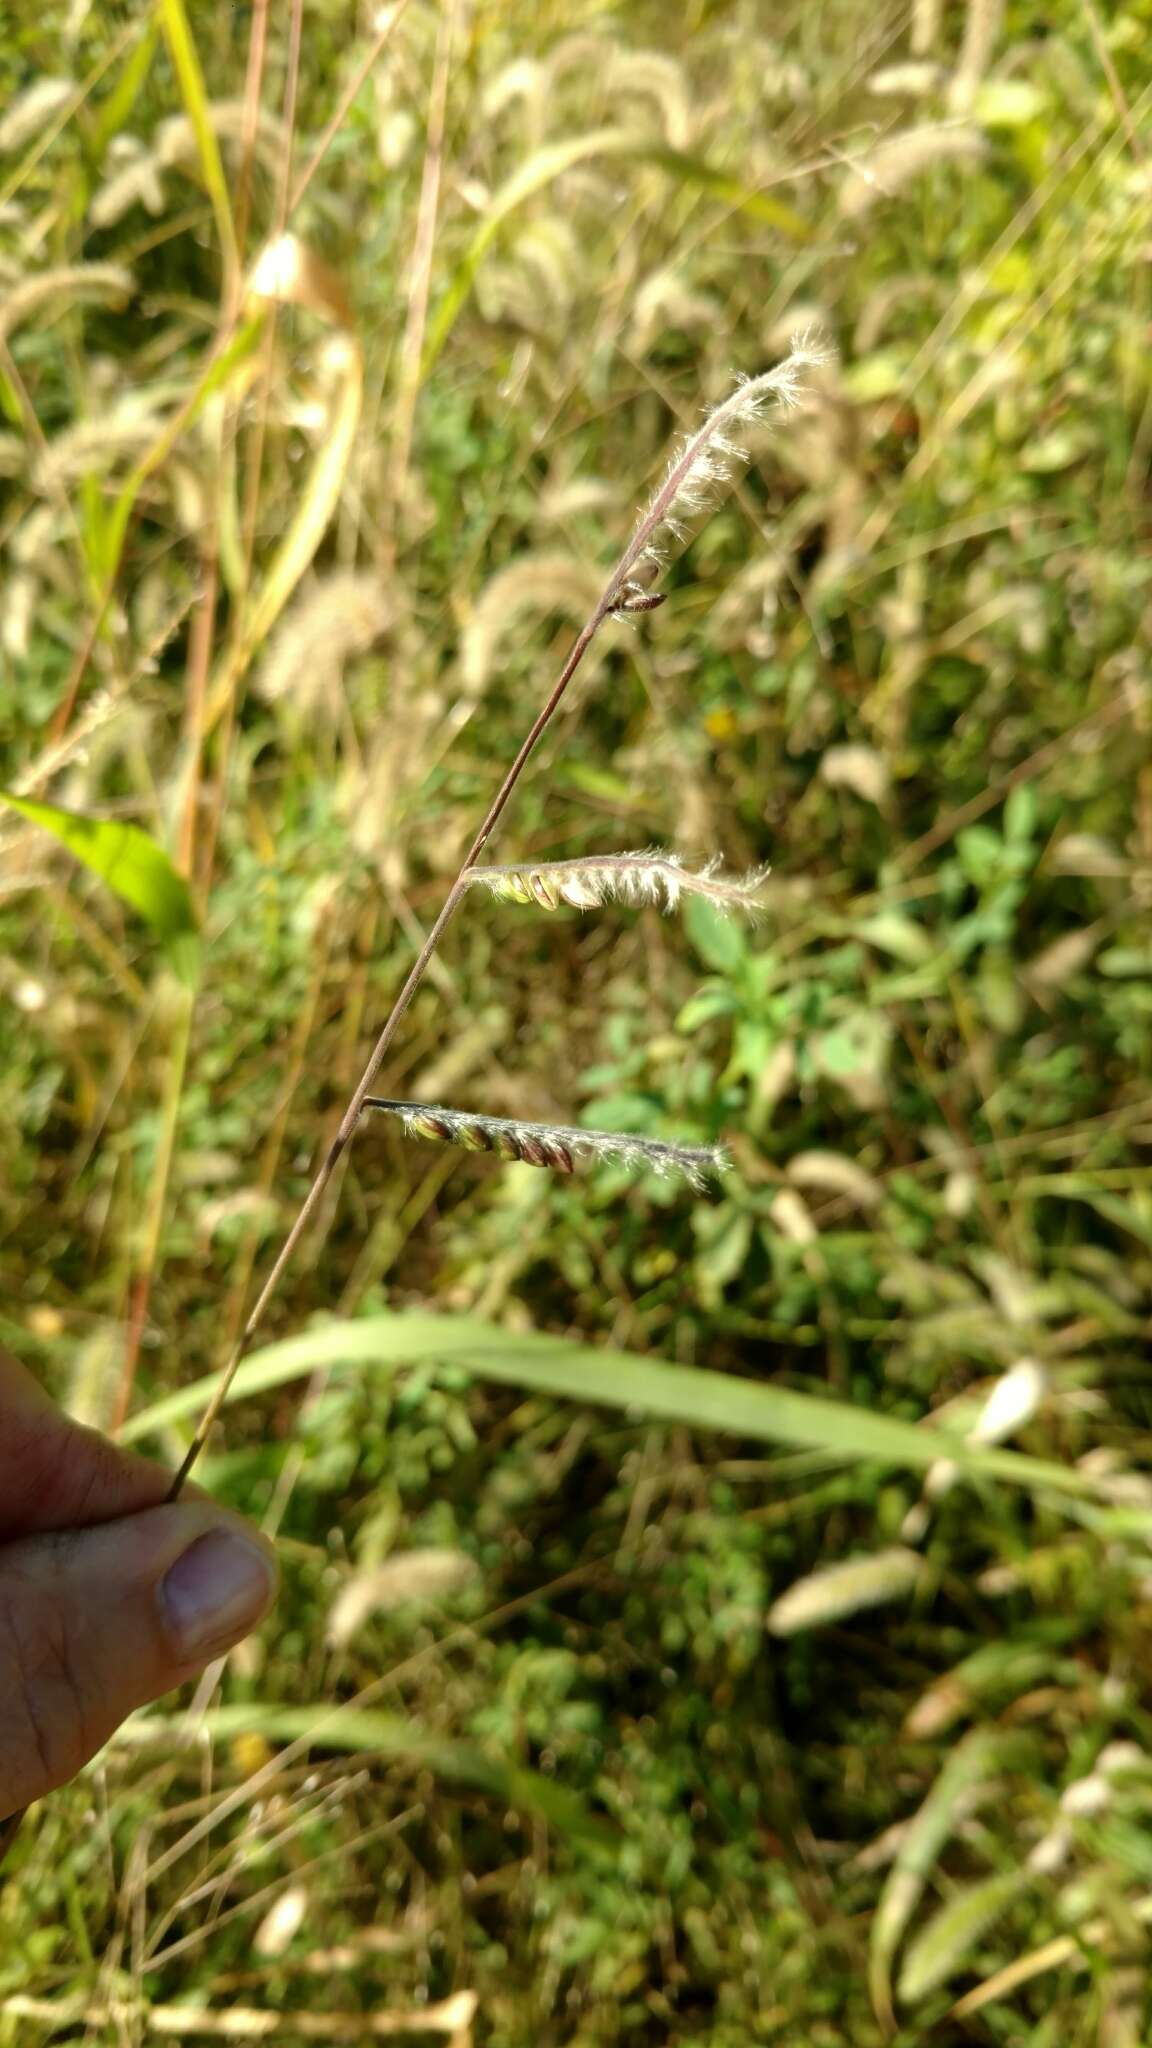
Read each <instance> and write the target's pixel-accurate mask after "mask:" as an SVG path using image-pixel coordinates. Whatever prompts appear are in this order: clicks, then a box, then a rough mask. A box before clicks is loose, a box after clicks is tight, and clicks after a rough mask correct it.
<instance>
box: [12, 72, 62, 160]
mask: <svg viewBox="0 0 1152 2048" xmlns="http://www.w3.org/2000/svg"><path fill="white" fill-rule="evenodd" d="M75 90H76V82H75V80H74V79H71V78H38V79H37V80H36V83H35V85H30V86H29V87H28V90H27V92H21V93H17V95H16V98H15V99H14V100H12V101H11V102H10V104H9V106H8V109H7V112H6V113H5V115H4V119H3V120H2V121H0V151H3V152H5V153H10V152H12V151H15V150H18V149H23V147H24V144H25V143H26V142H31V141H32V140H33V139H34V138H35V137H36V136H37V135H39V134H40V133H41V131H42V129H43V128H44V127H45V125H46V124H47V123H48V122H49V121H50V120H51V119H52V116H53V114H56V113H59V111H60V108H61V107H62V106H64V105H65V103H66V101H68V100H69V99H70V98H71V96H72V94H73V93H74V92H75Z"/></svg>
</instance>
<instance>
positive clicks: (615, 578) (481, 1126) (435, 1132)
mask: <svg viewBox="0 0 1152 2048" xmlns="http://www.w3.org/2000/svg"><path fill="white" fill-rule="evenodd" d="M827 360H828V355H827V351H826V349H825V348H824V347H823V346H822V344H821V343H820V341H819V340H818V339H817V338H816V337H815V336H814V335H812V334H810V333H804V334H800V335H797V336H796V338H795V340H794V341H793V344H792V347H791V350H790V352H789V354H788V355H787V356H786V357H785V359H784V360H783V361H782V362H781V363H778V364H777V366H776V368H775V369H773V370H769V371H767V372H765V373H764V375H762V376H759V377H751V378H746V379H742V380H741V381H740V382H739V383H738V384H737V385H736V388H735V389H734V390H733V391H732V392H730V393H729V395H728V397H727V398H725V399H722V400H721V402H720V403H719V404H718V405H716V406H714V407H713V408H712V410H711V412H709V413H708V415H707V416H706V418H705V419H704V421H703V423H702V424H701V425H700V426H699V427H697V429H696V430H695V432H694V433H691V434H688V435H686V436H685V437H684V439H683V440H682V442H681V444H680V446H679V447H678V448H677V449H676V451H675V453H674V454H673V456H672V459H671V461H670V462H669V464H668V467H667V469H666V470H665V473H664V475H663V477H662V479H661V481H660V483H659V484H658V486H657V488H656V490H655V491H654V492H653V494H652V497H651V498H650V500H649V502H648V505H647V507H646V508H645V510H644V511H643V512H642V513H641V514H640V517H639V518H638V519H637V521H636V525H635V528H634V529H633V533H632V537H631V539H630V540H629V541H628V542H627V544H626V546H625V548H624V551H623V553H622V554H621V555H620V557H619V559H618V561H617V562H616V565H615V567H614V568H613V569H612V570H611V571H610V572H609V575H608V577H607V580H606V582H605V583H604V585H603V588H602V589H601V591H600V595H599V597H598V598H597V599H596V600H595V602H594V604H593V605H592V608H591V610H590V611H589V613H588V616H587V618H586V619H585V621H584V624H583V626H582V627H581V628H580V631H579V633H578V634H577V636H576V639H575V641H574V642H573V645H572V647H571V649H570V651H569V654H568V658H567V660H566V661H565V663H564V665H563V667H562V669H561V671H560V674H559V676H558V677H557V679H556V681H555V683H554V684H553V686H552V688H551V690H550V691H549V693H548V696H547V697H546V698H545V701H544V703H543V704H542V705H541V707H540V710H539V711H538V712H537V714H536V717H535V719H534V720H533V722H532V725H531V726H530V728H529V730H528V732H527V734H526V735H525V737H524V740H523V741H522V743H521V745H520V747H519V749H518V751H517V753H516V755H515V758H514V759H513V761H512V762H511V765H510V766H509V767H508V769H507V771H506V772H505V775H504V778H503V781H502V782H501V783H500V786H499V788H498V789H497V791H496V794H495V796H494V797H493V799H492V802H491V803H490V805H489V807H488V811H487V814H486V816H485V818H484V820H483V823H482V824H481V826H480V828H479V831H478V832H477V834H476V837H475V839H474V840H473V842H472V844H471V846H470V847H469V849H468V852H467V854H466V855H465V858H464V861H463V863H462V865H461V867H460V870H459V872H458V874H457V876H456V879H455V881H454V882H453V883H452V886H451V888H450V889H449V891H448V895H447V897H446V899H445V901H444V904H443V906H442V907H441V910H440V912H439V914H438V916H437V917H436V918H435V919H434V921H433V923H432V925H431V926H430V928H429V930H428V933H427V936H426V937H425V939H424V942H423V944H422V946H421V947H420V950H419V952H418V953H417V955H416V958H415V960H414V961H413V963H412V966H411V968H410V969H409V972H408V975H407V978H406V979H405V981H404V983H403V985H402V987H401V989H400V991H399V994H398V995H397V997H396V1000H395V1002H394V1003H393V1005H392V1009H391V1012H390V1013H389V1015H388V1017H387V1019H386V1021H385V1023H384V1026H383V1029H382V1030H381V1032H380V1035H379V1037H378V1039H377V1041H376V1044H375V1046H374V1047H373V1050H372V1053H371V1056H370V1058H369V1060H368V1064H367V1066H366V1067H365V1069H364V1072H363V1074H362V1075H361V1077H360V1080H359V1082H358V1084H357V1086H356V1088H355V1089H354V1091H353V1094H352V1098H351V1100H350V1102H349V1103H348V1106H347V1108H346V1110H345V1112H344V1115H343V1117H342V1118H341V1120H340V1124H339V1127H338V1129H337V1131H336V1134H335V1136H334V1137H333V1138H332V1140H331V1142H330V1143H329V1145H328V1147H327V1150H326V1151H325V1153H324V1156H323V1158H322V1159H321V1161H320V1164H319V1167H318V1168H317V1171H316V1173H315V1175H314V1177H313V1180H312V1184H311V1186H310V1187H309V1190H308V1193H307V1195H306V1196H305V1198H304V1201H303V1203H302V1204H301V1207H300V1210H299V1212H298V1214H297V1216H296V1218H295V1221H294V1222H293V1224H292V1226H291V1229H290V1230H289V1232H288V1234H287V1236H286V1238H285V1239H284V1242H283V1244H282V1245H281V1247H280V1250H279V1252H278V1253H277V1255H276V1258H275V1260H274V1261H273V1263H272V1266H271V1269H270V1271H269V1272H268V1275H267V1277H266V1279H265V1281H264V1283H263V1286H262V1287H261V1289H260V1291H259V1293H258V1295H257V1297H256V1300H255V1302H254V1303H253V1306H252V1308H251V1310H250V1312H249V1314H248V1317H247V1320H246V1322H245V1323H244V1326H243V1329H242V1330H241V1333H240V1336H239V1339H238V1341H237V1343H236V1344H235V1346H234V1347H233V1350H232V1355H231V1357H230V1358H229V1359H228V1361H227V1363H226V1365H225V1367H224V1369H223V1371H222V1373H221V1375H220V1379H219V1381H218V1383H217V1386H216V1390H215V1392H214V1394H213V1396H212V1399H211V1400H210V1402H209V1403H208V1406H207V1408H206V1410H205V1413H204V1415H203V1417H202V1418H201V1421H200V1424H199V1426H198V1428H197V1430H196V1432H195V1435H194V1436H193V1439H192V1442H191V1444H190V1445H189V1448H188V1451H187V1453H186V1455H185V1457H184V1460H183V1462H182V1464H181V1466H180V1469H179V1471H178V1472H177V1474H176V1477H175V1479H174V1480H173V1483H172V1490H171V1496H170V1497H171V1498H172V1499H176V1498H177V1497H178V1495H179V1494H180V1492H181V1490H182V1488H183V1485H184V1482H185V1480H186V1478H187V1477H188V1474H189V1472H190V1471H191V1470H192V1467H193V1466H194V1464H195V1463H196V1460H197V1458H198V1457H199V1455H200V1452H201V1451H202V1449H203V1447H204V1445H205V1443H206V1442H207V1440H208V1436H209V1434H210V1432H211V1430H212V1427H213V1425H214V1424H215V1421H216V1418H217V1416H218V1414H219V1413H220V1409H221V1407H222V1406H223V1403H224V1401H225V1399H226V1397H227V1394H228V1390H229V1388H230V1387H231V1385H232V1381H233V1379H234V1378H235V1376H236V1372H237V1370H238V1368H239V1365H240V1362H241V1360H242V1358H243V1357H244V1354H245V1352H246V1351H247V1349H248V1346H249V1344H250V1343H251V1341H252V1338H253V1337H254V1335H255V1333H256V1331H257V1330H258V1329H259V1327H260V1325H261V1323H262V1322H263V1319H264V1314H265V1311H266V1309H267V1307H268V1304H269V1302H270V1301H271V1300H272V1297H273V1295H274V1294H275V1292H276V1289H277V1287H278V1286H279V1284H280V1280H281V1278H282V1276H283V1274H284V1272H285V1270H286V1269H287V1267H288V1265H289V1263H290V1261H291V1259H292V1257H293V1255H294V1253H295V1251H296V1247H297V1245H298V1244H299V1243H300V1240H301V1238H302V1236H303V1234H304V1231H305V1230H306V1228H307V1226H308V1224H309V1222H310V1220H311V1218H312V1216H313V1215H314V1214H315V1211H316V1209H317V1207H318V1205H319V1203H320V1201H321V1199H322V1197H323V1195H324V1192H325V1190H326V1188H327V1187H328V1184H329V1182H330V1181H331V1179H332V1175H333V1173H334V1172H335V1170H336V1167H337V1165H338V1163H339V1161H340V1159H341V1158H342V1156H343V1154H344V1152H345V1150H346V1148H347V1146H348V1145H349V1143H350V1141H351V1139H352V1136H353V1134H354V1132H355V1131H356V1128H357V1126H358V1124H359V1122H360V1120H361V1117H362V1115H363V1112H364V1110H365V1108H367V1107H368V1106H369V1097H370V1096H371V1094H372V1084H373V1082H374V1081H375V1079H376V1076H377V1074H378V1073H379V1071H380V1067H381V1065H382V1064H383V1060H384V1056H385V1054H386V1052H387V1051H388V1048H389V1046H390V1045H391V1043H392V1040H393V1038H394V1037H395V1035H396V1032H397V1030H398V1029H399V1026H400V1023H401V1021H402V1019H403V1018H404V1016H405V1014H406V1013H407V1010H408V1008H409V1005H410V1004H411V1002H412V999H413V997H414V995H415V994H416V991H417V989H418V988H419V987H420V985H421V983H422V982H423V980H424V978H425V975H426V974H427V972H428V969H429V965H430V963H431V962H432V960H433V958H434V956H435V954H436V950H437V948H438V947H439V945H440V941H441V939H442V938H443V936H444V933H445V932H446V930H447V928H448V926H449V924H450V923H451V921H452V919H453V918H454V916H455V915H456V912H457V910H458V909H459V907H460V905H461V903H462V902H463V900H464V898H465V897H466V896H467V895H468V893H469V891H470V889H471V888H472V886H473V883H474V880H475V870H476V869H477V867H478V866H479V862H480V856H481V854H482V853H483V851H484V849H485V847H486V846H487V844H488V841H489V839H490V838H491V836H492V834H493V832H494V831H495V830H496V827H497V825H498V824H499V822H500V819H501V818H502V816H503V814H504V811H505V809H506V808H507V805H508V803H509V800H510V799H511V797H512V794H513V792H514V790H515V788H516V786H517V784H518V782H519V780H520V777H521V775H522V774H523V772H524V769H525V767H526V766H527V764H528V761H529V759H530V757H531V755H532V754H533V752H534V751H535V748H536V745H537V743H538V741H539V740H540V738H541V736H542V734H543V733H544V731H545V730H546V728H547V727H548V726H549V725H550V723H551V721H552V719H553V717H554V716H555V714H556V711H557V710H558V708H559V706H560V703H561V701H562V700H563V697H564V695H565V692H566V691H567V689H568V686H569V684H570V683H571V681H572V678H573V676H574V675H575V674H576V672H577V670H578V668H579V667H580V664H581V663H582V661H583V660H584V657H585V655H586V654H587V652H588V649H589V648H590V647H591V645H592V643H593V641H594V640H595V639H596V637H597V635H598V634H599V632H600V630H601V628H602V627H603V625H604V623H605V621H606V620H607V619H610V618H618V617H621V616H627V615H628V614H629V613H632V612H637V611H647V610H651V609H654V607H655V605H656V604H658V603H660V602H661V601H662V597H663V593H660V592H657V591H655V590H654V589H653V588H652V586H653V584H654V583H655V582H656V581H657V580H658V578H659V575H660V572H661V569H662V568H663V565H664V563H665V561H666V559H667V556H668V553H669V550H670V548H671V545H672V543H673V542H674V541H682V540H683V539H684V538H685V537H686V534H687V531H688V528H689V526H690V524H691V523H692V522H693V520H694V519H696V518H697V517H699V516H700V515H701V514H702V513H703V512H704V511H705V509H706V508H707V507H708V505H709V504H710V502H712V500H713V497H714V494H715V493H716V492H717V490H718V489H719V488H720V487H721V486H722V485H723V484H724V483H725V482H726V481H727V480H728V478H729V477H730V476H731V475H732V472H733V470H734V469H735V468H736V466H737V465H738V464H739V463H740V462H742V461H744V460H746V459H747V448H746V445H745V443H746V437H747V434H748V431H749V429H750V428H751V427H753V426H754V425H755V424H756V423H757V422H758V421H760V420H762V419H763V418H764V415H765V410H766V408H767V407H768V406H769V405H771V406H773V407H774V409H775V410H776V411H777V412H779V413H784V412H787V411H788V410H790V409H792V408H795V407H797V406H798V405H800V404H801V403H802V402H803V400H804V399H805V398H806V396H807V391H808V386H809V380H810V378H811V376H812V373H813V372H815V371H816V370H818V369H819V368H820V367H821V366H822V365H823V364H824V363H825V362H826V361H827ZM625 858H626V857H625ZM531 871H532V872H536V871H537V870H536V868H535V867H533V869H532V870H531ZM515 872H517V873H519V872H520V870H519V869H517V870H516V871H515ZM545 872H546V870H545ZM617 872H618V873H625V872H628V870H627V868H626V867H625V868H621V869H618V870H617ZM668 875H675V876H677V877H678V885H679V886H680V887H683V875H682V871H681V870H680V869H679V868H678V866H675V865H674V864H673V863H671V862H669V863H668V868H667V871H666V876H665V883H664V886H665V890H666V889H667V876H668ZM375 1100H376V1103H377V1106H379V1107H382V1108H385V1109H387V1110H390V1111H392V1112H393V1113H394V1114H396V1115H399V1116H400V1117H401V1118H402V1119H403V1118H409V1119H410V1118H412V1117H423V1118H425V1119H426V1120H429V1127H428V1129H427V1130H425V1131H423V1132H420V1131H419V1129H418V1128H417V1135H424V1136H435V1137H436V1138H437V1139H440V1140H442V1141H443V1140H447V1141H449V1142H451V1140H452V1138H453V1136H457V1138H458V1141H460V1142H463V1143H464V1144H465V1146H466V1147H476V1148H480V1149H483V1150H485V1151H488V1150H496V1149H498V1146H497V1143H496V1127H497V1125H499V1124H503V1123H504V1121H505V1120H503V1119H495V1118H487V1119H485V1118H479V1117H477V1116H474V1115H473V1116H468V1115H465V1116H463V1117H462V1118H461V1121H460V1122H459V1123H457V1121H456V1119H457V1117H458V1116H459V1115H460V1113H459V1112H456V1111H454V1110H442V1109H435V1110H430V1109H428V1108H427V1107H425V1106H422V1105H418V1104H416V1105H414V1104H398V1103H392V1102H391V1101H390V1100H388V1099H387V1098H382V1097H381V1098H376V1099H375ZM432 1118H436V1119H437V1122H436V1125H435V1128H433V1127H432V1124H431V1121H430V1120H431V1119H432ZM541 1129H543V1131H544V1132H545V1133H546V1134H551V1135H550V1136H546V1137H542V1136H541V1135H540V1130H541ZM462 1131H466V1132H467V1133H468V1135H467V1136H466V1137H464V1138H463V1139H460V1138H459V1133H460V1132H462ZM556 1133H559V1135H556ZM517 1134H518V1142H519V1145H520V1148H521V1149H520V1150H519V1151H518V1152H517V1154H516V1156H517V1157H518V1158H522V1159H523V1158H527V1159H529V1160H530V1161H532V1162H533V1163H538V1164H540V1165H552V1166H553V1167H554V1168H556V1169H559V1170H560V1171H565V1170H567V1168H568V1165H569V1161H570V1157H574V1153H573V1147H574V1146H575V1147H584V1148H587V1149H589V1150H591V1151H592V1152H593V1153H594V1152H595V1149H596V1138H597V1134H594V1133H591V1134H590V1133H588V1132H586V1131H583V1130H581V1129H580V1128H579V1127H575V1126H574V1127H572V1129H571V1131H569V1128H568V1127H567V1126H556V1127H552V1126H543V1127H534V1126H532V1125H525V1124H517V1123H515V1122H514V1121H511V1120H509V1121H508V1125H507V1130H506V1132H505V1139H506V1142H507V1143H508V1144H509V1145H511V1144H512V1143H513V1142H514V1141H517ZM602 1138H603V1141H604V1142H606V1143H608V1144H610V1145H611V1146H612V1147H613V1149H614V1156H615V1157H617V1158H621V1157H627V1158H630V1159H632V1160H633V1161H635V1162H636V1163H642V1164H650V1165H656V1164H663V1165H664V1166H665V1168H666V1169H667V1168H669V1167H672V1160H671V1158H670V1156H669V1153H670V1152H677V1151H679V1152H681V1153H682V1154H683V1157H682V1158H681V1159H680V1162H679V1166H680V1170H681V1171H684V1172H687V1173H688V1174H689V1177H690V1178H691V1177H694V1175H695V1174H702V1173H706V1172H710V1171H714V1170H716V1168H717V1167H718V1166H719V1165H720V1163H721V1157H722V1155H720V1154H719V1153H718V1152H717V1151H716V1150H714V1149H713V1148H702V1149H701V1150H700V1156H698V1157H694V1156H693V1155H695V1154H696V1153H697V1150H698V1148H694V1147H685V1148H676V1147H671V1148H666V1147H664V1146H662V1145H661V1144H660V1142H659V1141H656V1140H652V1139H648V1138H641V1137H637V1136H632V1135H628V1136H623V1135H621V1134H618V1133H604V1134H602ZM549 1143H550V1144H551V1145H552V1147H553V1153H552V1157H551V1158H549V1157H548V1154H547V1150H546V1149H545V1150H544V1152H543V1156H537V1152H536V1148H537V1147H546V1145H547V1144H549ZM654 1148H655V1149H654ZM673 1170H675V1168H674V1167H673Z"/></svg>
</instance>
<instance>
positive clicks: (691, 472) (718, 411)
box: [605, 333, 830, 611]
mask: <svg viewBox="0 0 1152 2048" xmlns="http://www.w3.org/2000/svg"><path fill="white" fill-rule="evenodd" d="M829 360H830V352H829V350H828V349H827V348H826V347H825V346H824V345H823V344H822V343H821V342H820V341H819V340H818V338H817V337H816V336H815V335H812V334H806V333H805V334H798V335H796V336H795V338H794V340H793V342H792V347H791V350H790V352H789V354H788V355H787V356H786V357H785V359H784V361H783V362H782V363H778V364H777V366H776V368H775V369H774V370H768V371H766V372H765V374H764V375H763V376H761V377H750V378H747V379H744V380H742V381H741V382H740V383H739V384H737V386H736V389H735V390H734V391H732V392H730V393H729V395H728V397H727V398H725V399H723V400H722V401H721V403H720V404H719V405H717V406H714V407H713V409H712V411H711V412H710V413H709V414H708V417H707V419H706V420H705V421H704V424H703V426H701V427H698V428H697V430H696V432H695V433H694V434H690V435H689V436H688V438H687V440H685V441H684V442H683V443H682V444H681V446H680V447H679V448H678V449H677V451H676V453H675V454H674V455H673V457H672V460H671V462H670V463H669V465H668V468H667V470H666V471H665V473H664V477H663V480H662V481H661V483H660V485H659V487H658V489H657V490H656V491H655V492H654V494H653V496H652V499H651V502H650V503H649V505H648V508H647V510H646V511H645V512H644V513H643V514H642V516H641V518H640V519H639V520H638V522H637V525H636V530H635V532H634V533H633V536H632V539H631V541H630V542H629V544H628V546H627V547H626V548H625V550H624V553H623V555H622V556H621V558H620V561H619V562H618V563H617V565H616V571H615V575H614V577H613V579H612V584H611V587H610V590H609V593H608V597H607V600H606V603H605V610H607V611H616V610H624V611H627V610H630V609H633V608H634V607H633V606H631V605H629V604H628V603H627V602H624V603H621V600H622V599H626V596H627V594H628V593H629V592H630V590H632V589H634V588H635V587H636V586H640V587H646V585H647V583H649V582H650V581H651V580H652V579H653V577H654V576H655V575H656V574H658V573H659V570H660V567H661V565H662V564H663V561H664V559H665V555H666V552H667V549H668V547H669V545H670V544H671V543H672V542H674V541H683V540H684V539H685V538H686V537H687V531H688V527H689V525H690V524H691V523H692V521H693V520H694V519H696V518H697V517H698V516H699V515H700V514H701V513H702V512H703V511H704V510H705V509H706V507H707V506H708V505H709V503H710V502H711V501H712V499H713V497H714V495H715V493H716V492H717V491H718V490H719V489H720V488H721V487H722V486H723V485H724V484H726V483H727V481H728V479H729V477H730V476H731V475H732V472H733V470H734V469H735V468H736V466H737V465H738V464H739V463H741V462H744V461H746V460H747V456H748V450H747V447H746V446H745V445H744V441H743V440H742V438H741V437H742V436H746V435H747V434H748V432H749V431H750V429H751V428H752V427H754V426H755V425H756V424H757V423H758V422H759V421H761V420H763V418H764V416H765V408H766V407H767V406H769V405H771V406H772V407H773V409H774V411H775V412H777V413H784V412H789V411H791V410H793V409H794V408H795V407H797V406H799V405H800V404H802V403H803V401H804V398H805V396H806V394H807V389H808V378H809V376H810V374H811V373H812V372H813V371H816V370H818V369H820V368H822V367H823V366H824V365H825V364H827V363H828V362H829Z"/></svg>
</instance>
